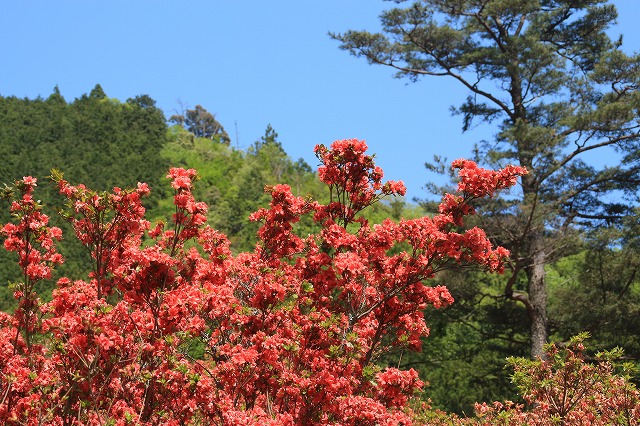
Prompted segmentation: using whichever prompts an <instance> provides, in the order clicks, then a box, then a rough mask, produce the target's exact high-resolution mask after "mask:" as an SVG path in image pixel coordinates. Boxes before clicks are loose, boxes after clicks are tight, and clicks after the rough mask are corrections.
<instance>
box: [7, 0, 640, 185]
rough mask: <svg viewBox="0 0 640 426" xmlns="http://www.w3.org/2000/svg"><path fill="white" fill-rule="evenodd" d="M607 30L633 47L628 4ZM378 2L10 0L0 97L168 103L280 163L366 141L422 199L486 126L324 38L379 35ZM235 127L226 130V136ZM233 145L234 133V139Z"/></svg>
mask: <svg viewBox="0 0 640 426" xmlns="http://www.w3.org/2000/svg"><path fill="white" fill-rule="evenodd" d="M613 3H614V4H615V5H616V6H617V7H618V10H619V13H620V18H619V20H618V21H619V25H618V27H616V28H615V29H614V31H613V33H614V34H618V33H622V34H624V36H625V46H626V50H627V51H630V52H631V51H639V50H640V28H639V25H638V18H640V2H637V0H615V1H613ZM390 6H392V3H388V2H383V1H379V0H323V1H316V0H305V1H300V0H298V1H292V0H274V1H270V2H267V1H259V0H251V1H250V0H226V1H219V0H209V1H205V0H189V1H176V0H173V1H165V0H157V1H151V0H109V1H106V0H103V1H89V0H74V1H71V0H58V1H51V0H39V1H35V0H22V1H6V2H3V5H2V12H1V13H0V40H1V41H0V95H3V96H11V95H13V96H18V97H29V98H34V97H37V96H43V97H46V96H48V95H49V94H50V93H51V92H52V90H53V88H54V86H56V85H58V86H59V88H60V91H61V93H62V95H63V96H64V97H65V98H66V99H67V100H73V99H74V98H76V97H79V96H80V95H82V94H83V93H88V92H89V91H90V90H91V89H92V88H93V87H94V86H95V84H96V83H99V84H100V85H102V87H103V88H104V90H105V92H106V93H107V95H108V96H109V97H112V98H117V99H120V100H123V101H124V100H126V99H127V98H129V97H132V96H135V95H138V94H149V95H150V96H151V97H152V98H154V99H155V100H156V101H157V103H158V106H159V107H160V108H162V109H163V110H164V111H165V113H166V114H167V116H169V115H171V114H172V113H173V112H174V110H177V109H179V102H182V103H183V104H185V105H187V106H188V107H194V106H195V105H197V104H201V105H203V106H204V107H205V108H206V109H208V110H209V111H210V112H212V113H215V114H216V117H217V118H218V120H219V121H220V122H221V123H222V125H223V126H224V127H225V128H226V130H227V132H228V133H229V135H230V136H231V138H232V143H233V144H234V145H235V146H239V147H241V148H246V147H247V146H249V145H250V144H251V143H253V142H254V141H255V140H257V139H259V137H260V136H261V135H263V134H264V130H265V128H266V126H267V124H271V125H272V126H273V127H274V129H275V130H276V131H277V132H278V134H279V136H280V140H281V142H282V143H283V146H284V148H285V150H286V151H287V153H288V154H289V155H290V156H291V157H293V158H294V159H297V158H299V157H302V158H304V159H305V160H306V161H307V162H308V163H309V164H311V165H312V166H316V165H317V160H316V159H315V157H314V156H313V152H312V150H313V147H314V146H315V145H316V144H318V143H324V144H330V143H331V142H332V141H333V140H336V139H345V138H358V139H364V140H366V141H367V143H368V145H369V148H370V151H371V152H374V153H376V155H377V161H378V164H379V165H381V166H382V168H383V169H384V170H385V174H386V178H388V179H401V180H403V181H404V182H405V183H406V185H407V187H408V196H409V197H424V196H426V193H425V192H424V190H423V189H422V186H423V184H424V183H425V182H427V181H430V180H434V179H435V177H434V176H433V175H428V174H427V172H426V170H425V168H424V162H425V161H427V160H430V159H431V158H432V157H433V155H434V154H439V155H443V156H446V157H447V158H448V159H449V160H453V159H455V158H458V157H463V156H469V155H470V152H471V149H472V147H473V144H474V142H476V141H478V140H480V139H482V138H483V137H488V136H490V135H491V128H481V129H479V130H477V131H473V132H469V133H467V134H462V133H461V130H460V129H461V125H460V124H461V123H460V118H459V117H452V116H451V114H450V112H449V106H450V105H453V104H455V105H458V104H459V103H460V102H462V101H463V100H464V98H465V97H466V92H465V91H464V90H462V89H461V88H460V87H459V86H458V85H456V84H455V83H454V82H452V81H449V80H446V79H440V78H431V79H427V80H422V81H421V82H419V83H416V84H408V83H407V81H404V80H398V79H394V78H392V74H393V72H392V70H390V69H387V68H384V67H374V66H370V65H368V64H367V63H366V61H364V60H362V59H356V58H354V57H352V56H350V55H349V54H348V53H347V52H344V51H341V50H339V49H338V43H337V42H336V41H334V40H331V39H330V38H329V37H328V36H327V32H328V31H333V32H343V31H346V30H348V29H367V30H371V31H374V30H376V29H378V28H379V22H378V15H379V14H380V12H381V11H382V10H384V9H385V8H388V7H390ZM236 129H237V132H236ZM236 135H237V136H238V137H237V139H236Z"/></svg>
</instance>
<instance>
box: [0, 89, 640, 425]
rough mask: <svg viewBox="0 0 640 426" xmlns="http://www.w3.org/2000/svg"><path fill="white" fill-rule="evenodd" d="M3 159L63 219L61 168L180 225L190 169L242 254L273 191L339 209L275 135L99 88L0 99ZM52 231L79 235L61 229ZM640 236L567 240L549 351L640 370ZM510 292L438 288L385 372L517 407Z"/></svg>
mask: <svg viewBox="0 0 640 426" xmlns="http://www.w3.org/2000/svg"><path fill="white" fill-rule="evenodd" d="M0 150H1V152H2V156H3V158H4V166H3V167H2V168H1V169H0V173H1V176H0V180H1V181H3V182H5V183H9V184H10V183H11V182H13V181H14V180H15V179H19V178H22V177H23V176H27V175H32V176H35V177H37V178H38V186H39V191H38V194H39V197H41V198H42V201H43V203H44V204H46V205H48V206H51V207H53V208H56V207H61V206H62V203H63V199H62V198H61V197H60V196H59V195H58V194H57V190H56V187H55V184H54V183H53V182H52V181H51V179H49V178H48V177H49V176H50V175H51V174H52V169H56V170H58V171H61V172H63V173H64V176H65V179H67V180H69V181H70V182H76V183H79V182H82V183H84V184H86V185H87V186H89V187H91V188H94V189H96V190H100V191H105V190H109V189H110V188H112V187H114V186H118V187H123V188H126V187H134V186H135V185H136V183H137V182H147V183H148V184H149V185H150V186H151V188H152V192H151V197H149V198H148V199H147V200H146V202H145V203H146V208H147V209H148V217H150V218H152V219H153V218H160V217H167V216H170V215H171V212H172V210H173V208H174V207H173V201H172V196H171V194H169V192H168V190H167V189H166V188H167V185H166V184H163V180H164V179H165V176H166V174H167V170H168V169H169V167H172V166H179V167H185V168H194V169H196V170H197V171H198V177H199V182H198V186H197V190H196V193H195V195H196V198H197V199H200V200H203V201H205V202H207V203H208V204H209V206H210V215H209V221H210V224H211V225H212V226H213V227H214V228H216V229H219V230H220V231H222V232H224V233H226V234H227V235H228V236H229V238H230V240H231V249H232V250H233V251H234V252H236V253H238V252H242V251H247V250H251V249H252V248H253V246H254V245H255V244H256V241H257V238H256V232H257V229H258V224H256V223H250V222H249V221H248V220H247V218H248V216H249V215H250V214H251V213H253V212H254V211H256V210H258V209H259V208H261V207H264V206H266V205H267V204H268V202H269V199H270V196H269V194H267V193H265V191H264V189H265V187H268V186H269V185H275V184H277V183H287V184H289V185H290V186H291V188H292V191H293V192H294V194H295V195H299V196H304V197H309V198H310V199H315V200H321V201H326V200H327V198H328V196H329V194H328V193H326V192H325V191H326V190H325V189H323V186H322V185H321V184H320V182H319V180H318V178H317V176H316V173H315V171H314V167H312V166H311V165H309V164H307V163H305V162H304V161H303V160H301V159H300V160H293V159H291V158H290V157H289V156H288V155H287V153H286V152H285V151H284V149H283V147H282V144H281V142H280V141H279V139H278V134H277V133H276V131H275V129H273V128H272V127H271V126H270V125H267V127H266V129H265V133H264V135H262V136H260V137H258V138H257V139H256V141H255V142H254V143H253V144H252V145H251V146H250V147H249V148H248V149H246V150H239V149H235V148H233V147H232V146H231V145H230V143H229V137H228V135H227V133H226V132H225V130H224V127H223V126H222V124H221V123H218V122H217V120H216V119H215V117H214V116H213V115H212V114H210V113H209V112H207V111H206V109H204V108H203V107H201V106H198V107H196V108H195V109H194V110H187V111H186V112H185V114H184V115H182V116H172V117H169V118H167V117H166V116H165V115H164V113H163V112H162V111H161V110H160V109H159V108H157V107H156V106H155V102H154V100H153V99H152V98H151V97H150V96H148V95H142V96H135V97H132V98H130V99H128V100H126V101H124V102H122V101H120V100H117V99H111V98H108V97H107V95H106V94H105V93H104V91H103V90H102V89H101V87H100V86H99V85H97V86H96V87H95V88H93V90H91V92H90V93H89V94H87V95H83V96H81V97H80V98H77V99H75V100H73V101H72V102H68V101H67V100H65V99H64V97H63V96H62V95H61V93H60V92H59V90H58V89H57V88H55V89H54V90H53V93H52V94H51V95H50V96H49V97H47V98H38V99H19V98H16V97H11V96H6V97H0ZM493 202H494V203H495V202H496V201H495V200H494V201H493ZM431 208H432V207H431V204H430V203H428V202H421V203H420V204H415V203H409V202H406V201H405V200H404V199H402V198H395V199H389V200H386V201H385V202H384V203H381V204H378V205H376V206H375V209H369V210H367V211H366V212H365V213H364V215H365V216H366V218H367V219H368V220H369V221H370V222H372V223H380V222H382V220H384V219H385V218H391V219H393V220H396V221H397V220H399V219H400V218H402V217H404V218H412V217H418V216H421V215H424V214H433V213H434V212H433V211H430V209H431ZM0 215H1V218H2V221H3V223H6V222H7V221H9V220H10V216H9V205H8V204H6V203H5V204H4V207H3V208H2V209H1V211H0ZM52 220H53V221H54V223H55V224H56V225H58V226H60V227H62V228H63V230H64V232H65V234H66V235H71V233H72V231H71V230H70V229H69V227H68V226H67V225H66V223H65V221H64V220H63V219H62V218H60V217H58V218H56V217H54V218H52ZM296 226H298V227H300V229H301V230H305V229H308V230H309V232H311V231H313V227H314V226H317V225H315V224H314V223H313V222H312V221H308V222H305V221H304V220H303V221H302V222H300V223H298V224H297V225H296ZM639 226H640V225H639V224H638V220H637V215H631V216H627V217H626V218H625V219H624V220H622V219H621V220H616V221H613V220H610V221H600V222H599V223H598V226H594V227H590V228H589V229H588V231H587V230H584V231H581V232H578V231H576V232H574V233H573V234H572V235H571V238H570V239H568V238H565V240H564V242H563V244H564V246H563V248H562V250H561V253H560V254H559V255H558V256H556V257H557V259H555V260H554V262H553V263H551V264H549V265H547V266H546V272H547V277H548V278H547V284H548V314H549V333H550V340H552V341H556V342H566V341H567V340H568V339H569V338H570V337H571V336H573V335H576V334H577V333H579V332H581V331H588V332H589V333H590V334H591V336H592V337H591V339H590V343H589V347H590V348H593V350H594V351H596V350H602V349H611V348H613V347H616V346H619V347H622V348H624V350H625V357H626V358H628V359H629V360H635V361H636V362H637V361H638V360H639V359H640V335H639V334H638V330H639V329H640V274H638V270H639V269H640V249H639V244H640V237H638V235H640V228H639ZM76 244H77V243H75V242H74V239H73V238H68V239H65V240H64V241H63V242H62V243H61V245H60V247H61V252H62V254H63V255H64V256H65V257H66V258H68V259H69V262H67V263H65V265H63V266H62V267H61V268H60V270H59V271H57V275H56V277H54V279H52V280H50V281H47V282H45V283H44V284H42V288H40V289H39V290H40V291H41V292H42V294H43V297H44V299H46V298H47V296H46V295H47V293H48V292H49V293H50V291H51V288H52V287H53V285H54V284H53V283H54V281H55V279H57V277H60V276H69V277H71V278H81V277H83V276H85V275H86V273H87V272H88V271H87V265H88V263H89V262H84V263H83V259H88V253H85V252H84V248H83V247H82V246H80V245H76ZM0 277H1V278H2V281H3V283H2V284H3V285H2V287H0V304H1V306H0V307H1V309H2V310H5V311H11V310H12V309H13V308H14V306H13V303H14V299H13V297H12V286H11V283H12V282H14V281H17V280H19V279H20V277H19V269H18V268H17V267H16V266H15V259H14V258H13V257H12V255H11V254H9V253H4V252H3V253H2V254H1V256H0ZM517 278H518V279H517V280H516V282H515V283H512V286H513V288H514V289H515V290H518V289H522V288H525V287H526V277H524V276H518V277H517ZM509 279H510V277H509V276H508V274H507V275H505V276H500V275H494V274H491V275H489V274H484V273H480V272H477V271H473V270H460V271H449V272H447V273H446V274H442V275H441V276H438V277H437V281H438V282H440V283H442V284H445V285H446V286H447V287H448V288H449V290H450V291H451V294H452V295H453V297H454V298H455V300H456V303H454V304H453V305H452V306H450V307H448V308H445V309H440V310H436V309H429V310H428V311H427V312H426V316H427V319H428V324H429V326H430V328H431V335H430V337H429V338H428V339H427V340H426V341H425V342H424V346H423V351H422V352H420V353H412V352H402V353H394V354H391V355H390V356H388V357H387V358H385V359H384V361H383V362H386V363H388V364H389V365H401V366H403V367H407V368H408V367H413V368H415V369H416V370H418V371H419V373H420V376H421V378H422V379H423V380H425V381H428V382H429V383H430V386H428V387H427V388H426V390H425V394H424V397H425V398H429V399H431V401H432V403H433V405H434V406H435V407H437V408H442V409H446V410H448V411H452V412H457V413H465V412H466V413H469V412H471V411H472V410H473V408H472V407H473V403H474V402H476V401H493V400H504V399H516V398H517V396H516V389H515V388H514V387H513V385H512V384H511V383H510V379H509V376H510V374H511V371H509V370H508V369H505V367H504V365H505V358H506V357H508V356H527V355H528V353H529V352H528V350H529V349H528V348H529V341H528V321H527V318H528V314H527V310H526V308H525V306H523V305H522V304H520V303H517V301H514V300H511V299H509V298H507V297H505V296H504V286H505V284H506V281H508V280H509Z"/></svg>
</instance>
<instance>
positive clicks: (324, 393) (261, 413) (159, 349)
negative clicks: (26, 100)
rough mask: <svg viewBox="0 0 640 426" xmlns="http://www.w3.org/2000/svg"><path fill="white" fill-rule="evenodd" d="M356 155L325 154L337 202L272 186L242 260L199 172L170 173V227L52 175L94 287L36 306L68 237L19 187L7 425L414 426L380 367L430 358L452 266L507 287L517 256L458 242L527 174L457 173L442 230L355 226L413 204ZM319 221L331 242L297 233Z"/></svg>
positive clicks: (463, 165)
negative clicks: (473, 217)
mask: <svg viewBox="0 0 640 426" xmlns="http://www.w3.org/2000/svg"><path fill="white" fill-rule="evenodd" d="M365 151H366V144H365V143H364V142H362V141H358V140H344V141H337V142H335V143H334V144H333V145H332V146H331V148H326V147H324V146H318V147H316V154H317V156H318V158H319V160H320V162H321V166H320V168H319V176H320V179H321V180H322V181H323V182H325V183H326V184H327V185H328V187H329V191H330V195H331V201H330V202H329V203H328V204H326V205H323V204H319V203H317V202H314V201H311V200H308V199H304V198H301V197H295V196H293V194H292V193H291V190H290V188H289V187H288V186H287V185H275V186H273V187H270V188H267V190H268V191H269V192H270V193H271V197H272V200H271V204H270V206H269V207H268V208H265V209H260V210H259V211H257V212H256V213H254V214H253V215H252V216H251V218H250V219H251V220H253V221H258V222H260V223H261V228H260V230H259V232H258V236H259V239H260V242H259V244H258V245H257V246H256V248H255V250H254V251H253V252H251V253H242V254H239V255H237V256H235V257H234V256H232V255H231V252H230V250H229V242H228V240H227V238H226V237H225V236H224V235H222V234H220V233H219V232H217V231H216V230H214V229H211V228H210V227H208V226H207V225H206V214H207V205H206V204H204V203H202V202H198V201H197V200H195V199H194V197H193V195H192V189H193V185H194V182H195V181H196V178H197V175H196V172H195V171H194V170H184V169H177V168H174V169H171V170H170V171H169V174H168V176H167V177H168V178H169V179H170V180H171V186H172V188H173V190H174V205H175V213H174V214H173V216H172V218H171V220H169V221H168V222H167V223H162V222H160V223H156V224H151V223H149V221H147V220H146V219H145V210H144V207H143V206H142V204H141V199H142V198H143V197H144V196H146V195H147V194H148V193H149V188H148V187H147V186H146V185H145V184H139V185H138V187H137V188H136V189H133V190H122V189H119V188H114V190H113V191H112V192H95V191H92V190H90V189H88V188H86V187H84V186H83V185H78V186H73V185H71V184H69V183H68V182H67V181H66V180H64V179H63V176H62V175H61V174H60V173H54V176H53V177H54V180H55V181H56V183H57V185H58V188H59V190H60V193H61V194H63V195H64V196H65V197H66V198H67V200H68V209H67V211H66V212H65V213H64V217H65V218H66V219H67V220H69V221H70V222H71V224H72V226H73V228H74V230H75V234H76V237H77V238H78V239H79V240H80V241H81V242H82V243H83V244H84V246H85V247H86V248H87V250H88V251H89V252H90V253H91V257H92V259H93V267H92V272H91V273H90V275H89V276H88V279H87V280H79V281H71V280H69V279H67V278H61V279H59V280H58V282H57V287H56V289H55V290H54V291H53V298H52V300H51V302H49V303H42V302H41V301H40V300H39V299H38V297H37V295H36V294H34V292H33V283H34V282H36V281H37V280H40V279H43V278H48V277H49V276H50V275H51V268H52V267H53V266H55V265H56V264H59V263H60V262H62V258H61V257H60V255H59V254H57V252H56V250H55V241H56V240H58V239H60V238H61V235H60V230H59V229H57V228H53V227H49V226H48V218H47V216H45V215H44V214H43V213H42V212H41V206H40V205H39V204H38V203H37V202H35V201H34V200H33V197H32V193H33V190H34V187H35V186H36V182H35V179H33V178H30V177H25V178H24V179H22V180H21V181H19V182H17V184H16V186H15V188H14V190H15V191H14V192H13V193H8V194H7V197H8V198H11V199H12V200H13V201H12V206H11V209H12V212H13V213H14V216H15V217H16V218H17V221H18V223H17V224H7V225H5V226H4V228H2V233H3V234H4V235H5V236H6V241H5V247H6V248H7V249H8V250H11V251H15V252H16V253H17V255H18V259H19V260H18V263H19V266H20V268H21V269H22V270H23V272H24V281H23V282H22V283H18V284H17V285H16V292H15V298H16V299H17V300H18V302H19V306H18V308H17V310H16V311H15V313H14V314H13V315H8V314H6V313H2V314H1V315H0V371H1V372H2V375H1V377H0V422H2V424H7V425H76V424H77V425H80V424H90V425H127V424H137V425H138V424H139V425H156V424H164V425H189V424H193V425H198V424H207V425H408V424H411V414H410V411H408V410H407V408H406V406H407V401H408V399H409V398H410V397H411V396H412V395H413V394H414V393H415V392H416V391H417V390H418V389H420V387H421V385H422V382H421V381H420V380H419V378H418V376H417V373H416V372H415V371H414V370H409V371H402V370H399V369H396V368H380V367H377V366H376V365H375V363H374V361H375V360H376V359H377V357H378V356H379V355H380V354H381V353H383V352H385V351H387V350H388V349H390V348H392V347H397V346H407V347H410V348H412V349H415V350H418V349H420V344H421V343H420V342H421V340H420V339H421V337H423V336H426V335H427V334H428V332H429V330H428V328H427V325H426V323H425V320H424V317H423V314H422V311H423V310H424V308H425V307H426V306H427V305H433V306H436V307H441V306H446V305H448V304H450V303H452V302H453V299H452V297H451V295H450V294H449V292H448V291H447V289H446V288H445V287H442V286H437V287H430V286H428V285H426V283H425V281H426V280H428V279H430V278H432V277H433V276H434V275H435V274H436V273H437V272H439V271H442V270H445V269H447V268H451V267H453V266H455V265H460V264H462V265H476V266H481V267H484V268H486V269H487V270H489V271H501V270H502V268H503V261H504V260H505V257H506V256H507V255H508V252H507V250H505V249H503V248H500V247H498V248H493V247H492V246H491V244H490V242H489V241H488V239H487V237H486V235H485V234H484V232H483V231H482V230H480V229H477V228H474V229H471V230H468V231H466V232H463V233H458V232H456V226H457V225H460V224H461V223H462V220H463V217H464V216H465V215H468V214H473V208H472V207H471V205H470V203H471V201H472V200H473V199H474V198H477V197H483V196H491V195H493V194H494V193H495V192H496V191H497V190H499V189H502V188H505V187H508V186H509V185H513V184H514V183H515V179H516V178H517V176H518V175H521V174H523V173H525V170H524V169H521V168H509V169H505V170H503V171H498V172H492V171H488V170H483V169H479V168H477V166H475V164H473V163H471V162H463V161H458V162H456V167H458V168H460V169H461V170H460V175H461V177H462V179H461V182H460V189H462V190H464V191H463V192H462V193H461V194H460V195H456V196H447V197H446V198H445V199H444V202H443V204H442V206H441V208H440V214H438V215H437V216H435V217H433V218H427V217H424V218H420V219H415V220H402V221H400V222H399V223H394V222H392V221H390V220H387V221H385V222H383V223H382V224H378V225H370V224H369V223H368V222H367V221H366V220H364V219H362V218H361V217H359V216H358V213H359V212H360V211H362V210H363V209H365V208H366V207H368V206H370V205H372V204H373V203H375V202H377V201H378V200H380V199H381V198H382V197H384V196H387V195H396V194H404V191H405V189H404V185H403V184H402V183H401V182H386V183H383V182H382V177H383V173H382V170H381V169H380V168H379V167H376V166H375V164H374V162H373V158H372V157H371V156H368V155H366V154H365ZM306 214H309V215H313V218H314V220H315V221H316V222H317V223H318V224H319V225H320V227H321V230H320V231H319V232H318V233H317V234H314V235H297V234H296V232H295V224H296V222H298V221H299V220H300V218H301V216H303V215H306Z"/></svg>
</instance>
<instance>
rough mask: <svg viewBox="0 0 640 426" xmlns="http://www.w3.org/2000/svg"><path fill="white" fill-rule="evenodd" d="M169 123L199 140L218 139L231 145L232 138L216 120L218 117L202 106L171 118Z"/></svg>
mask: <svg viewBox="0 0 640 426" xmlns="http://www.w3.org/2000/svg"><path fill="white" fill-rule="evenodd" d="M169 121H170V122H172V123H175V124H178V125H180V126H182V127H184V128H185V129H187V130H188V131H190V132H191V133H193V134H194V135H195V136H196V137H198V138H207V139H213V138H214V137H218V140H219V141H220V142H221V143H224V144H226V145H229V144H230V143H231V138H229V135H228V134H227V132H226V131H225V130H224V127H222V124H220V123H219V122H218V120H216V116H215V115H213V114H211V113H210V112H209V111H207V110H206V109H204V107H203V106H202V105H196V107H195V109H188V110H186V111H184V112H182V113H180V114H174V115H172V116H171V117H169Z"/></svg>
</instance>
